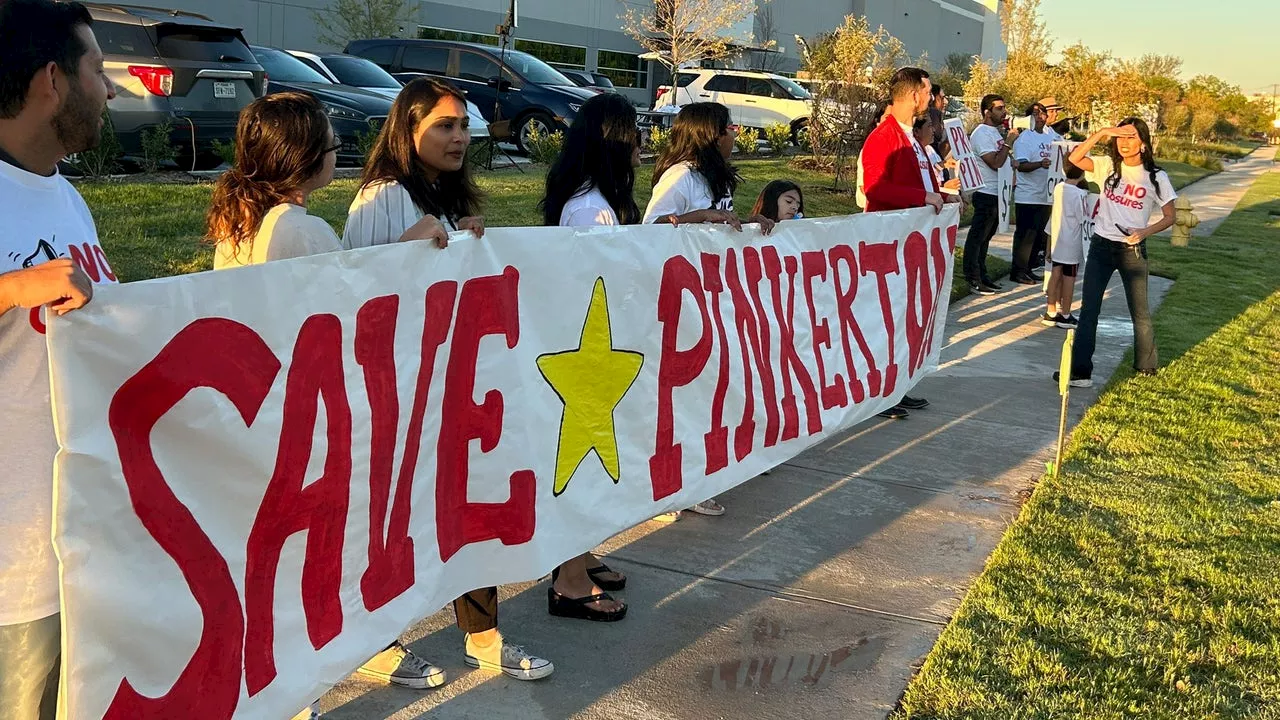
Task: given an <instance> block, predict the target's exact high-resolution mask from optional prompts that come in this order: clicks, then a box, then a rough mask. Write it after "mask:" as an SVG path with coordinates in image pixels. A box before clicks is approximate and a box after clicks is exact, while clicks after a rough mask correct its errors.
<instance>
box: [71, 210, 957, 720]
mask: <svg viewBox="0 0 1280 720" xmlns="http://www.w3.org/2000/svg"><path fill="white" fill-rule="evenodd" d="M957 208H958V206H954V205H948V206H947V207H946V209H945V210H944V211H943V212H942V213H941V214H935V213H934V212H933V210H931V209H928V208H922V209H916V210H907V211H900V212H886V213H870V214H863V215H858V216H854V217H846V218H831V219H818V220H798V221H788V222H784V223H780V224H779V225H778V227H777V229H776V230H775V232H774V233H773V235H772V236H771V237H768V238H763V237H761V236H760V235H759V233H758V231H757V230H756V229H755V228H754V227H749V228H748V229H747V230H746V231H745V232H744V233H742V234H739V233H735V232H734V231H732V230H729V229H726V228H724V227H723V226H694V225H682V226H680V227H679V228H671V227H662V226H652V225H651V226H643V227H624V228H583V229H573V228H508V229H490V230H489V231H488V232H487V233H486V236H485V238H484V239H483V240H479V241H477V240H474V239H469V238H467V237H466V236H465V235H457V236H455V242H453V243H451V244H450V246H449V247H448V248H447V249H446V250H443V251H442V250H438V249H436V248H435V247H434V246H432V245H430V244H428V243H425V242H421V243H401V244H396V245H390V246H382V247H375V248H369V249H365V250H357V251H351V252H345V253H333V254H328V255H319V256H312V257H307V258H299V259H294V260H285V261H278V262H272V263H267V264H265V265H258V266H253V267H247V268H240V269H235V270H222V271H218V272H212V273H200V274H196V275H188V276H183V277H175V278H166V279H162V280H155V281H148V282H141V283H131V284H126V285H123V286H119V287H108V288H102V289H100V290H99V291H98V294H97V296H96V297H95V298H94V302H93V303H92V304H90V305H89V306H88V307H87V308H85V309H83V310H80V311H77V312H75V313H70V314H68V315H66V316H64V317H55V318H54V319H53V320H52V321H51V322H50V325H49V334H48V340H49V347H50V359H51V368H52V381H53V394H54V408H55V420H56V423H57V430H58V438H59V441H60V443H61V451H60V452H59V455H58V459H57V463H56V471H57V472H56V475H57V477H56V483H55V485H56V490H55V492H56V497H55V507H56V529H55V539H54V542H55V546H56V547H57V549H58V556H59V559H60V561H61V569H62V570H61V571H62V593H63V603H64V605H63V607H64V614H63V623H64V626H63V627H64V628H65V634H64V643H65V644H64V648H65V650H64V654H63V661H64V665H63V676H62V677H63V687H64V689H65V697H64V704H63V706H62V709H63V713H64V717H67V718H71V719H72V720H87V719H89V718H93V719H95V720H96V719H97V718H110V719H112V720H121V719H128V720H145V719H150V718H156V719H160V718H163V719H165V720H169V719H171V718H179V717H192V718H196V717H198V718H201V719H202V720H222V719H225V718H232V717H235V718H283V717H288V716H289V715H291V714H293V713H294V712H296V711H297V710H298V709H300V708H302V707H304V706H305V705H306V704H307V703H309V702H311V701H312V700H314V699H315V698H316V697H318V696H320V695H321V694H322V693H323V692H324V691H325V690H326V689H327V688H329V687H330V686H331V685H333V684H334V683H336V682H338V681H340V680H341V679H342V678H343V677H344V676H346V675H347V674H348V673H349V672H351V671H353V670H354V669H355V668H356V667H358V666H359V665H360V664H361V663H362V662H363V661H365V660H366V659H368V658H369V657H370V656H372V655H373V654H375V653H376V652H378V651H379V650H381V649H382V648H384V647H385V646H386V645H387V643H389V642H390V641H392V640H393V639H395V638H396V637H397V636H398V635H399V634H400V633H401V632H402V631H404V630H405V629H406V628H408V627H410V626H411V625H412V624H413V623H415V622H417V621H418V620H419V619H421V618H423V617H425V616H427V615H429V614H431V613H433V612H435V611H437V610H438V609H440V608H441V607H442V606H444V605H445V604H446V603H448V602H449V601H450V600H452V599H453V598H455V597H457V596H459V595H461V594H462V593H464V592H467V591H469V590H472V589H474V588H480V587H486V586H489V585H498V584H503V583H511V582H518V581H525V580H529V579H533V578H537V577H540V576H541V575H543V574H545V573H547V572H548V571H550V570H551V568H553V567H554V566H555V565H557V564H558V563H560V562H562V561H564V560H565V559H567V558H570V557H573V556H575V555H577V554H579V553H581V552H583V551H585V550H587V549H590V548H591V547H593V546H595V545H597V544H598V543H599V542H601V541H603V540H605V539H606V538H608V537H610V536H612V535H614V534H616V533H617V532H619V531H621V530H623V529H625V528H628V527H631V526H634V525H636V524H638V523H641V522H643V521H645V520H647V519H649V518H652V517H654V516H655V515H657V514H659V513H661V512H664V511H667V510H672V509H677V508H685V507H689V506H690V505H692V504H694V503H696V502H698V501H700V500H703V499H705V498H708V497H711V496H714V495H716V494H717V493H721V492H723V491H725V490H728V489H729V488H732V487H734V486H735V485H738V484H739V483H742V482H744V481H746V480H748V479H750V478H753V477H755V476H757V475H759V474H760V473H761V472H762V471H764V470H767V469H769V468H771V467H773V466H775V465H777V464H779V463H781V462H783V461H785V460H787V459H789V458H791V457H793V456H795V455H796V454H797V453H799V452H801V451H802V450H804V449H805V448H808V447H810V446H812V445H814V444H816V443H818V442H821V441H822V440H823V439H824V438H826V437H829V436H830V435H832V434H833V433H838V432H840V431H841V430H843V429H846V428H849V427H850V426H852V425H854V424H856V423H858V422H861V421H863V420H865V419H867V418H869V417H871V416H872V415H874V414H875V413H877V412H879V411H881V410H884V409H885V408H887V407H890V406H892V405H893V404H895V403H896V402H898V400H899V399H901V397H902V396H903V394H904V393H906V392H907V391H908V390H909V389H910V388H911V387H912V386H913V385H914V384H915V383H916V382H917V381H918V380H919V379H920V378H922V377H924V376H925V375H927V374H928V373H930V372H931V371H932V370H933V369H934V368H936V366H937V361H938V353H939V350H940V348H941V346H942V342H943V330H944V325H945V322H946V311H947V304H948V300H949V296H950V288H951V274H952V257H953V252H954V249H955V242H956V231H957V224H958V221H959V214H958V209H957ZM764 481H765V482H767V481H768V480H767V479H766V480H764ZM730 541H731V539H726V542H730Z"/></svg>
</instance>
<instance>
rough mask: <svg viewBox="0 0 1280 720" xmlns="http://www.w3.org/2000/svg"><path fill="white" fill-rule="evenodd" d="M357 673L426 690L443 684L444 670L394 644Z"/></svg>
mask: <svg viewBox="0 0 1280 720" xmlns="http://www.w3.org/2000/svg"><path fill="white" fill-rule="evenodd" d="M356 672H357V673H359V674H361V675H364V676H366V677H371V678H376V679H378V680H381V681H383V682H387V683H391V684H392V685H400V686H402V687H407V688H414V689H415V690H426V689H427V688H435V687H440V686H441V685H443V684H444V680H445V676H444V670H443V669H441V668H438V667H436V666H435V665H432V664H431V663H429V662H427V661H426V660H425V659H423V658H421V657H419V656H417V655H414V654H413V651H411V650H409V648H407V647H405V646H403V645H401V644H400V643H396V644H395V645H392V646H391V647H389V648H387V649H386V650H383V651H382V652H380V653H378V654H377V655H374V656H373V657H372V658H370V659H369V661H368V662H366V663H365V664H364V665H361V666H360V669H359V670H356Z"/></svg>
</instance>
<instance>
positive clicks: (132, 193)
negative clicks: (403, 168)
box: [79, 159, 1009, 300]
mask: <svg viewBox="0 0 1280 720" xmlns="http://www.w3.org/2000/svg"><path fill="white" fill-rule="evenodd" d="M735 164H736V165H737V166H738V168H739V170H740V171H741V172H742V177H743V183H742V185H741V186H740V187H739V188H738V192H737V193H736V195H735V197H734V205H735V206H736V207H737V208H738V212H739V214H741V215H745V214H747V213H748V212H749V211H750V210H751V208H752V206H754V205H755V202H756V197H757V196H758V195H759V194H760V191H761V190H762V189H763V188H764V186H765V185H766V184H767V183H768V182H769V181H771V180H776V179H779V178H787V179H790V180H792V181H794V182H796V183H798V184H799V185H800V186H801V187H802V188H804V199H805V214H806V216H808V217H823V216H830V215H847V214H852V213H856V212H858V208H857V206H856V205H855V204H854V200H853V196H852V195H850V194H848V193H843V192H839V193H837V192H832V191H830V190H829V188H830V186H831V177H830V176H828V175H823V174H821V173H816V172H811V171H805V170H796V169H794V168H791V167H789V166H788V164H787V161H786V160H784V159H771V160H743V161H737V162H736V163H735ZM652 172H653V166H652V165H644V166H642V167H640V169H639V170H638V171H637V178H636V201H637V202H638V203H639V204H640V207H641V208H644V206H645V205H646V204H647V203H648V202H649V196H650V194H651V192H650V178H651V177H652ZM545 173H546V170H545V168H542V167H533V168H529V169H528V172H525V173H521V172H519V171H518V170H500V171H495V172H491V173H481V174H479V175H478V178H477V179H478V181H479V183H480V187H481V188H482V189H483V190H484V192H485V193H486V194H487V196H488V200H487V202H486V205H485V212H484V215H485V222H486V223H487V224H488V225H489V226H490V227H504V226H506V227H510V226H530V225H541V224H542V218H541V215H540V214H539V213H538V209H537V203H538V200H540V199H541V198H542V192H543V182H544V177H545ZM79 188H80V192H81V194H82V195H84V198H85V201H86V202H88V204H89V208H90V209H91V210H92V211H93V216H94V219H95V220H96V221H97V223H98V234H99V235H100V236H101V239H102V243H103V246H104V247H105V248H106V250H107V253H108V255H109V256H110V258H111V263H112V267H113V268H115V269H116V270H117V273H118V275H119V276H120V278H121V279H122V280H124V281H132V280H146V279H150V278H155V277H164V276H169V275H180V274H183V273H189V272H197V271H200V270H208V269H210V268H212V267H213V252H212V250H211V248H210V246H209V245H208V244H206V243H203V242H201V237H202V236H203V234H204V227H205V226H204V216H205V212H206V210H207V209H208V206H209V195H210V192H211V190H212V185H209V184H200V185H161V184H141V183H119V182H106V183H82V184H80V186H79ZM355 193H356V181H354V180H337V181H335V182H334V183H333V184H332V185H330V186H329V187H327V188H325V189H323V190H321V191H319V192H317V193H315V194H314V195H313V196H312V197H311V202H310V208H309V209H310V212H311V213H312V214H314V215H318V216H320V217H322V218H324V219H325V220H326V221H328V223H329V224H330V225H332V226H333V228H334V230H335V231H336V232H338V233H339V234H341V233H342V227H343V224H344V223H345V222H346V218H347V208H348V206H350V204H351V199H352V198H353V197H355ZM957 262H959V261H958V260H957ZM987 264H988V268H989V269H991V270H992V271H993V272H994V273H995V274H996V276H997V277H999V276H1001V275H1005V274H1007V273H1008V270H1009V266H1008V263H1006V262H1005V261H1003V260H1000V259H999V258H994V257H992V258H990V259H989V260H988V263H987ZM967 293H968V289H967V288H966V287H964V283H963V279H962V278H961V279H957V281H956V282H955V283H954V284H953V286H952V299H953V300H954V299H955V298H958V297H963V296H964V295H965V294H967Z"/></svg>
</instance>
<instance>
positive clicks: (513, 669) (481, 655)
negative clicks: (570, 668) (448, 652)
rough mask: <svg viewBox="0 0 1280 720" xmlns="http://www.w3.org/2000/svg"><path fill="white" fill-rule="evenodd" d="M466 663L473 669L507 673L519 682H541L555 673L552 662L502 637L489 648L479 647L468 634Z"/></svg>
mask: <svg viewBox="0 0 1280 720" xmlns="http://www.w3.org/2000/svg"><path fill="white" fill-rule="evenodd" d="M464 659H465V660H466V663H467V664H468V665H470V666H471V667H473V668H479V669H481V670H488V671H490V672H500V673H505V674H506V675H508V676H509V677H513V678H515V679H517V680H540V679H542V678H544V677H546V676H548V675H550V674H551V673H553V672H555V669H556V666H555V665H552V664H551V661H550V660H547V659H545V658H540V657H537V656H534V655H530V654H529V653H528V652H526V651H525V649H524V648H523V647H521V646H519V645H511V644H510V643H508V642H507V641H506V640H504V639H503V638H502V637H501V636H499V637H498V641H497V642H495V643H494V644H492V645H490V646H489V647H483V648H482V647H478V646H476V645H475V644H473V643H472V642H471V634H470V633H468V634H467V655H466V658H464Z"/></svg>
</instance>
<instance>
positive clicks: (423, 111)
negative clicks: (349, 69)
mask: <svg viewBox="0 0 1280 720" xmlns="http://www.w3.org/2000/svg"><path fill="white" fill-rule="evenodd" d="M446 97H452V98H456V99H457V100H458V102H460V103H462V106H463V107H466V105H467V96H466V95H463V94H462V91H461V90H458V88H456V87H454V86H453V85H451V84H449V83H447V82H445V81H444V80H440V79H438V78H433V77H420V78H418V79H416V80H414V81H412V82H410V83H409V84H408V85H405V86H404V89H402V90H401V91H400V94H399V95H396V100H395V102H394V103H392V104H391V113H390V114H389V115H388V116H387V121H386V123H384V124H383V126H382V130H381V131H380V132H379V133H378V139H377V140H375V141H374V143H373V149H372V150H370V151H369V159H368V160H366V161H365V164H364V172H363V173H362V174H361V176H360V187H361V188H362V189H363V188H366V187H369V186H370V185H375V184H377V183H382V182H396V183H399V184H400V186H401V187H403V188H404V189H405V191H406V192H408V193H409V197H410V198H413V204H414V205H416V206H417V207H418V210H419V211H420V212H422V213H423V214H424V215H435V216H436V217H439V218H447V219H449V220H452V221H457V220H459V219H461V218H464V217H468V216H471V215H477V214H479V212H480V205H481V203H482V201H483V200H484V196H483V194H482V193H481V192H480V187H479V186H478V185H476V182H475V180H474V179H472V177H471V168H470V164H469V163H465V162H464V163H463V164H462V169H460V170H456V171H451V172H442V173H440V176H439V178H437V180H436V182H435V183H432V182H430V181H428V180H427V173H426V166H425V165H424V164H423V162H422V159H421V158H419V157H418V148H417V147H416V146H415V144H414V142H413V134H414V131H415V130H417V128H418V125H419V124H420V123H421V122H422V121H423V119H424V118H426V117H427V116H428V115H430V114H431V111H432V110H433V109H435V106H436V103H438V102H440V101H441V100H443V99H444V98H446Z"/></svg>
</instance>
